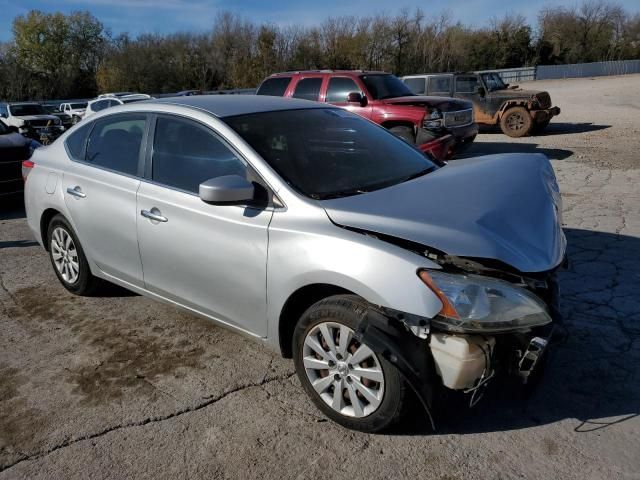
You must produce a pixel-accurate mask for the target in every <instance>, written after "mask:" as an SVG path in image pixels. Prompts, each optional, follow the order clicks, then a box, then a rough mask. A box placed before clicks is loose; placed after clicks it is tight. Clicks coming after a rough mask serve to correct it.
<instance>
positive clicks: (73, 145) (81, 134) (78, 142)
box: [64, 124, 92, 161]
mask: <svg viewBox="0 0 640 480" xmlns="http://www.w3.org/2000/svg"><path fill="white" fill-rule="evenodd" d="M91 125H92V124H88V125H83V126H81V127H79V128H78V129H77V130H76V131H74V132H73V133H72V134H71V135H69V136H68V137H67V139H66V140H65V142H64V143H65V145H66V147H67V153H69V156H70V157H71V158H73V159H74V160H78V161H83V160H84V151H85V147H86V145H87V135H88V134H89V131H90V130H91Z"/></svg>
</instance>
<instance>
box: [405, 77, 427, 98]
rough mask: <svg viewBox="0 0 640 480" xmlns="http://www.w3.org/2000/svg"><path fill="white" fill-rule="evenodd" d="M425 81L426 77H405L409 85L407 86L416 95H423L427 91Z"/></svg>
mask: <svg viewBox="0 0 640 480" xmlns="http://www.w3.org/2000/svg"><path fill="white" fill-rule="evenodd" d="M425 82H426V81H425V79H424V78H405V79H404V83H405V84H406V85H407V87H409V90H411V91H412V92H413V93H415V94H416V95H423V94H424V92H425V88H424V84H425Z"/></svg>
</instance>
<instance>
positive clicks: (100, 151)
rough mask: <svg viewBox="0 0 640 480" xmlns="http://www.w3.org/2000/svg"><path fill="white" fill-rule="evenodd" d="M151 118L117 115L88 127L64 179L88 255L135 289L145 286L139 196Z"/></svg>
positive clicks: (74, 220)
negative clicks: (148, 126) (140, 240)
mask: <svg viewBox="0 0 640 480" xmlns="http://www.w3.org/2000/svg"><path fill="white" fill-rule="evenodd" d="M147 118H148V116H147V115H145V114H140V113H135V114H134V113H130V114H118V115H111V116H108V117H105V118H103V119H100V120H98V121H96V122H93V123H92V124H88V125H87V126H86V127H84V128H86V129H87V133H88V140H87V142H86V148H82V149H81V153H79V154H77V156H79V157H81V158H73V161H72V162H70V163H69V168H68V169H67V170H66V171H65V173H64V176H63V192H64V196H65V203H66V205H67V208H68V209H69V212H70V214H71V219H72V221H73V224H74V227H75V229H76V233H77V235H78V237H79V240H80V243H81V245H82V247H83V249H84V250H85V251H86V253H87V255H88V256H89V257H90V258H91V259H92V260H93V261H94V262H95V263H96V265H97V266H98V267H99V268H100V269H101V270H102V271H103V272H104V273H106V274H107V275H111V276H114V277H117V278H119V279H121V280H124V281H126V282H129V283H131V284H134V285H137V286H143V285H144V283H143V278H142V263H141V261H140V251H139V249H138V238H137V231H136V221H137V215H136V192H137V190H138V187H139V186H140V179H139V174H140V173H141V172H142V171H143V170H142V168H143V167H142V165H143V163H144V162H143V158H144V157H143V150H144V148H143V145H145V144H146V142H145V141H144V138H145V137H146V133H145V132H146V126H147ZM79 132H80V131H79ZM79 132H78V133H79ZM68 150H69V148H68ZM69 153H70V155H71V156H72V157H73V156H74V155H73V154H72V153H71V152H69Z"/></svg>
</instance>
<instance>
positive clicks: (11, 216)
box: [0, 196, 27, 220]
mask: <svg viewBox="0 0 640 480" xmlns="http://www.w3.org/2000/svg"><path fill="white" fill-rule="evenodd" d="M26 216H27V214H26V212H25V211H24V201H23V200H22V197H16V196H10V197H4V198H3V197H0V220H17V219H19V218H26Z"/></svg>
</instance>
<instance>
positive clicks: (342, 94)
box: [326, 77, 360, 103]
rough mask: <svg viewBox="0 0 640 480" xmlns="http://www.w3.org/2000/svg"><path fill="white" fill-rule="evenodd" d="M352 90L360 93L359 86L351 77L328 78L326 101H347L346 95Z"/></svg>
mask: <svg viewBox="0 0 640 480" xmlns="http://www.w3.org/2000/svg"><path fill="white" fill-rule="evenodd" d="M353 92H358V93H360V88H359V87H358V84H357V83H356V82H354V81H353V80H352V79H350V78H347V77H332V78H330V79H329V86H328V87H327V99H326V101H327V102H329V103H347V96H348V95H349V94H350V93H353Z"/></svg>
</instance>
